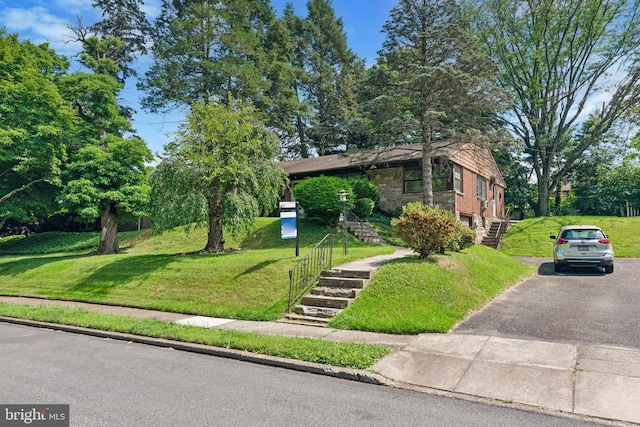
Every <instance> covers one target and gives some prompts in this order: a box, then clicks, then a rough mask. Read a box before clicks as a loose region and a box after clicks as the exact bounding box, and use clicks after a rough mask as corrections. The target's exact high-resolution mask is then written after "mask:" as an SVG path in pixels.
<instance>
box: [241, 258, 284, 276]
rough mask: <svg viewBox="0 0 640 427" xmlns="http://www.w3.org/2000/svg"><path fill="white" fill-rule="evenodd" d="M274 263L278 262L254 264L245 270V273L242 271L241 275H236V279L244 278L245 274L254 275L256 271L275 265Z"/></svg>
mask: <svg viewBox="0 0 640 427" xmlns="http://www.w3.org/2000/svg"><path fill="white" fill-rule="evenodd" d="M276 262H278V260H271V261H262V262H261V263H259V264H256V265H254V266H252V267H250V268H247V269H246V270H245V271H243V272H242V273H240V274H238V275H237V276H236V279H237V278H239V277H242V276H246V275H247V274H251V273H254V272H256V271H259V270H262V269H263V268H266V267H268V266H270V265H271V264H275V263H276Z"/></svg>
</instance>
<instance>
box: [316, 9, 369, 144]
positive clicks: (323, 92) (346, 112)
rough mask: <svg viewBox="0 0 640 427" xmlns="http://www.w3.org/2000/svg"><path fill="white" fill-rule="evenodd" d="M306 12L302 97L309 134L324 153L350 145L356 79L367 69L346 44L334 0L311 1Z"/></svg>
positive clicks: (354, 108)
mask: <svg viewBox="0 0 640 427" xmlns="http://www.w3.org/2000/svg"><path fill="white" fill-rule="evenodd" d="M307 11H308V14H307V18H306V20H305V24H306V25H305V27H304V36H305V39H306V40H308V44H307V48H308V49H307V51H306V52H305V71H306V73H307V82H306V84H305V85H304V89H303V96H304V98H305V100H306V101H307V102H308V103H309V105H310V107H311V111H312V116H311V123H310V125H311V126H310V129H309V130H308V131H307V136H308V137H309V138H310V140H311V142H312V144H313V146H314V147H315V149H316V150H317V152H318V154H319V155H321V156H322V155H324V154H333V153H336V152H342V151H345V149H346V147H347V146H348V134H347V132H346V131H347V130H348V129H349V124H350V122H351V121H352V120H353V115H354V114H355V113H356V111H357V104H356V101H355V94H356V82H358V81H360V80H361V78H362V77H363V76H364V73H365V68H364V61H363V60H361V59H360V58H358V57H357V56H356V55H355V54H354V53H353V52H352V51H351V49H349V48H348V47H347V37H346V34H345V32H344V25H343V23H342V19H340V18H336V16H335V11H334V10H333V7H332V6H331V0H310V1H309V2H308V3H307Z"/></svg>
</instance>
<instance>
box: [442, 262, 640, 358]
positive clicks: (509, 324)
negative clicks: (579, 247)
mask: <svg viewBox="0 0 640 427" xmlns="http://www.w3.org/2000/svg"><path fill="white" fill-rule="evenodd" d="M522 260H523V261H525V262H529V263H532V264H535V265H538V266H539V268H538V273H537V274H536V275H535V276H533V277H532V278H530V279H528V280H526V281H525V282H523V283H521V284H519V285H518V286H515V287H513V288H511V289H509V290H508V291H507V292H505V293H504V294H502V295H501V296H499V297H498V298H496V299H495V300H494V301H493V302H491V303H490V304H489V305H487V306H486V307H485V308H484V309H483V310H482V311H480V312H478V313H475V314H474V315H472V316H470V317H469V318H468V319H467V320H466V321H464V322H463V323H461V324H460V325H458V326H457V327H456V329H455V330H454V331H453V332H454V333H457V334H477V335H490V336H497V337H506V338H521V339H530V340H542V341H553V342H567V343H571V344H578V345H579V344H600V345H612V346H622V347H632V348H640V259H621V258H618V259H616V261H615V271H614V272H613V273H612V274H605V273H604V272H603V271H602V269H591V268H589V269H580V268H575V269H566V270H564V271H562V272H559V273H555V272H554V271H553V263H552V262H551V260H550V259H545V258H528V259H522ZM498 268H499V267H498Z"/></svg>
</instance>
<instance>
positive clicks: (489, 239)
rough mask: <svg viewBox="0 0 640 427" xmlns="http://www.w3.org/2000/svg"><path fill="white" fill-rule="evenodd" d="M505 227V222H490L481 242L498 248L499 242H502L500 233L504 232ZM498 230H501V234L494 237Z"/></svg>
mask: <svg viewBox="0 0 640 427" xmlns="http://www.w3.org/2000/svg"><path fill="white" fill-rule="evenodd" d="M501 225H502V227H501ZM506 228H507V224H502V222H501V221H494V222H492V223H491V226H490V227H489V232H488V233H487V235H486V236H485V237H483V238H482V244H483V245H485V246H488V247H490V248H493V249H498V248H499V247H500V243H501V242H502V235H503V234H504V233H505V232H506ZM498 230H500V231H501V234H500V235H499V236H497V237H496V234H497V233H498Z"/></svg>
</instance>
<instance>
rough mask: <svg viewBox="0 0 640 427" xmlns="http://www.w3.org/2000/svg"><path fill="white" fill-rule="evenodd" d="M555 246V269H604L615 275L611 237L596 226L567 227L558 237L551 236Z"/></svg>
mask: <svg viewBox="0 0 640 427" xmlns="http://www.w3.org/2000/svg"><path fill="white" fill-rule="evenodd" d="M549 237H550V238H551V239H553V240H555V244H554V245H553V267H554V270H555V271H562V268H563V267H565V266H569V267H602V268H604V271H605V272H606V273H613V258H614V256H613V246H612V245H611V242H610V241H609V237H607V235H606V234H604V232H603V231H602V229H601V228H600V227H596V226H595V225H567V226H564V227H562V228H561V229H560V231H559V232H558V235H557V236H555V235H551V236H549Z"/></svg>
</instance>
